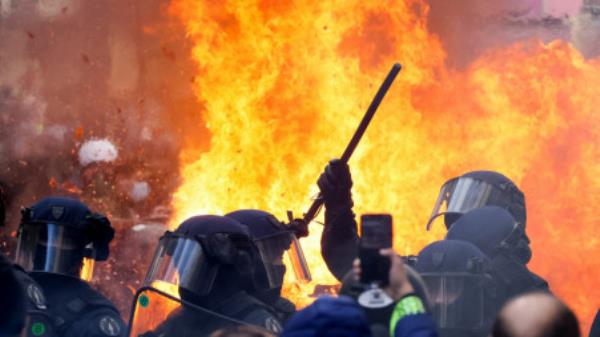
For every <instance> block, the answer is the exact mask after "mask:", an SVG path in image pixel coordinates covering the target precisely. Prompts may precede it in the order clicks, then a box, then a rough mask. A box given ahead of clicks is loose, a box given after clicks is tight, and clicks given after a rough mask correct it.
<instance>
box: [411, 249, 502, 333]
mask: <svg viewBox="0 0 600 337" xmlns="http://www.w3.org/2000/svg"><path fill="white" fill-rule="evenodd" d="M415 269H416V270H417V271H418V272H419V273H420V275H421V277H422V278H423V280H424V282H425V284H426V285H427V290H428V293H429V296H430V300H431V303H432V307H433V310H432V311H433V316H434V319H435V321H436V323H437V324H438V327H439V328H440V336H442V337H453V336H482V337H483V336H487V335H488V333H489V331H490V328H491V325H492V323H493V321H494V317H495V315H496V312H497V310H498V308H499V303H500V302H499V301H498V298H497V297H498V292H497V285H496V282H495V280H494V279H493V278H492V276H491V275H490V274H489V273H488V269H489V260H488V258H487V257H486V256H485V254H483V252H481V251H480V250H479V249H478V248H477V247H475V246H474V245H473V244H471V243H469V242H464V241H458V240H443V241H437V242H434V243H432V244H430V245H428V246H427V247H425V248H424V249H423V250H422V251H421V252H420V253H419V257H418V260H417V263H416V265H415Z"/></svg>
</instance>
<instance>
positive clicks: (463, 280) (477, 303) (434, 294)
mask: <svg viewBox="0 0 600 337" xmlns="http://www.w3.org/2000/svg"><path fill="white" fill-rule="evenodd" d="M421 277H422V278H423V281H424V282H425V285H426V286H427V290H428V292H429V296H430V299H431V304H432V313H433V317H434V319H435V321H436V323H437V324H438V326H439V327H440V329H452V330H477V329H481V328H483V327H484V326H485V316H484V315H485V314H484V313H485V311H484V309H485V308H484V284H485V283H484V280H483V276H482V275H473V274H468V273H423V274H421Z"/></svg>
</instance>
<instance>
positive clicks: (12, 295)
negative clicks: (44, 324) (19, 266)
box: [0, 253, 26, 337]
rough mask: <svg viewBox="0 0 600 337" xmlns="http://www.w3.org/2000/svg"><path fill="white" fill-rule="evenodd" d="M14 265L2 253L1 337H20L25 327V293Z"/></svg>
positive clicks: (0, 276)
mask: <svg viewBox="0 0 600 337" xmlns="http://www.w3.org/2000/svg"><path fill="white" fill-rule="evenodd" d="M13 270H14V268H13V265H12V263H11V262H10V261H9V260H8V259H7V258H6V257H5V256H4V255H2V254H1V253H0V298H2V305H0V336H9V337H10V336H19V334H20V332H21V330H23V327H24V326H25V318H26V304H25V303H26V298H25V291H24V290H23V287H22V285H21V283H20V282H19V280H18V278H17V276H16V275H15V274H14V271H13Z"/></svg>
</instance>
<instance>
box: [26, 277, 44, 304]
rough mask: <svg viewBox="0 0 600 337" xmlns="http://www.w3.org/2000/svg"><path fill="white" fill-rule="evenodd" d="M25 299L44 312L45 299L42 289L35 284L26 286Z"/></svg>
mask: <svg viewBox="0 0 600 337" xmlns="http://www.w3.org/2000/svg"><path fill="white" fill-rule="evenodd" d="M27 297H29V300H30V301H31V302H32V303H33V305H35V307H36V308H38V309H39V310H46V309H47V306H46V297H45V296H44V292H43V291H42V289H41V288H40V287H39V286H38V285H37V284H35V283H31V284H30V285H28V286H27Z"/></svg>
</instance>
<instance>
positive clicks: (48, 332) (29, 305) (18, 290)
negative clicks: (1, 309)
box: [0, 186, 54, 337]
mask: <svg viewBox="0 0 600 337" xmlns="http://www.w3.org/2000/svg"><path fill="white" fill-rule="evenodd" d="M5 205H6V203H5V195H4V193H3V191H2V187H1V186H0V227H3V226H4V220H5V217H4V214H5ZM0 259H1V260H2V266H3V268H6V270H5V271H4V272H3V275H5V277H6V279H4V278H3V279H4V280H5V282H7V284H5V285H3V286H2V287H0V289H4V290H8V293H7V294H6V295H5V296H2V297H3V298H6V299H8V301H7V303H11V302H12V300H14V301H16V302H15V303H14V305H13V304H11V305H10V306H8V307H7V308H8V309H9V312H7V313H5V314H2V315H0V316H2V317H4V318H7V321H12V322H15V318H14V317H18V316H19V315H20V311H21V304H24V309H25V327H24V329H25V330H24V333H23V334H22V335H25V336H36V337H40V336H43V337H51V336H54V331H53V327H52V320H51V318H50V314H49V311H48V305H47V303H46V296H45V295H44V291H43V289H42V288H41V287H40V285H39V284H37V282H35V280H33V278H31V276H29V275H28V274H27V272H25V270H23V268H22V267H21V266H19V265H17V264H14V263H12V262H9V261H8V259H6V258H5V257H4V256H3V255H1V254H0ZM9 269H10V270H9ZM13 278H14V281H11V280H12V279H13ZM14 282H16V283H14ZM12 284H16V285H18V287H17V286H13V285H12ZM21 297H22V299H21ZM13 308H14V311H13ZM2 330H3V331H6V330H5V329H2ZM6 334H8V335H10V333H9V332H8V331H6ZM0 335H2V334H0Z"/></svg>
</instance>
